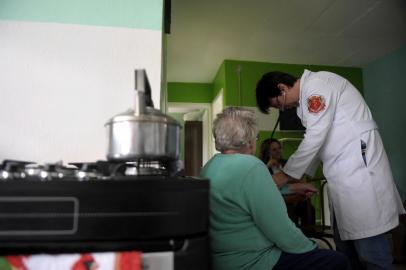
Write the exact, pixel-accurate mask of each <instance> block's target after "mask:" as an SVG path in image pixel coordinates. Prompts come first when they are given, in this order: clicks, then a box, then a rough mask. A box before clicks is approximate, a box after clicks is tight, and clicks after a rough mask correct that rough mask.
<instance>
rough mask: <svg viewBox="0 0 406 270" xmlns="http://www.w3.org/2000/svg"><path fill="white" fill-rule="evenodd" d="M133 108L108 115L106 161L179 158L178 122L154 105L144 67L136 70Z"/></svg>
mask: <svg viewBox="0 0 406 270" xmlns="http://www.w3.org/2000/svg"><path fill="white" fill-rule="evenodd" d="M134 101H135V102H134V108H133V109H129V110H127V111H125V112H123V113H121V114H118V115H116V116H114V117H113V118H111V119H110V120H109V121H108V122H107V123H106V125H105V126H106V127H107V129H108V137H109V144H108V152H107V159H108V160H113V161H114V160H117V161H137V160H176V159H178V157H179V146H180V129H181V126H180V124H179V123H178V122H177V121H176V120H175V119H173V118H172V117H170V116H168V115H165V114H163V113H161V112H160V111H159V110H156V109H154V108H153V103H152V99H151V88H150V85H149V82H148V78H147V76H146V72H145V70H135V99H134Z"/></svg>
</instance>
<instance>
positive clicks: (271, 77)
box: [257, 71, 297, 113]
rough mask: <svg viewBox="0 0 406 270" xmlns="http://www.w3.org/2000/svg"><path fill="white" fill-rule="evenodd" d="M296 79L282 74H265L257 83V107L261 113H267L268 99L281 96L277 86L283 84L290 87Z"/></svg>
mask: <svg viewBox="0 0 406 270" xmlns="http://www.w3.org/2000/svg"><path fill="white" fill-rule="evenodd" d="M296 81H297V78H296V77H294V76H292V75H290V74H288V73H284V72H279V71H273V72H268V73H265V74H264V75H263V76H262V78H261V79H260V80H259V82H258V83H257V106H258V108H259V110H260V111H261V112H263V113H269V107H270V106H271V104H270V101H269V99H270V98H273V97H277V96H280V95H281V90H280V89H279V88H278V84H280V83H283V84H286V85H287V86H289V87H292V86H293V85H294V84H295V82H296Z"/></svg>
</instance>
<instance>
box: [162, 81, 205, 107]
mask: <svg viewBox="0 0 406 270" xmlns="http://www.w3.org/2000/svg"><path fill="white" fill-rule="evenodd" d="M167 88H168V102H186V103H211V102H212V101H213V85H212V84H211V83H178V82H169V83H168V84H167Z"/></svg>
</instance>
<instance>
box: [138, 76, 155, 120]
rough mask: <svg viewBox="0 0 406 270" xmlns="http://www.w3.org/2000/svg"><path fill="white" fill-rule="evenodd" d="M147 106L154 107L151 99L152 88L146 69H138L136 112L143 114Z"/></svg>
mask: <svg viewBox="0 0 406 270" xmlns="http://www.w3.org/2000/svg"><path fill="white" fill-rule="evenodd" d="M145 106H148V107H154V104H153V102H152V98H151V86H150V85H149V81H148V77H147V73H146V71H145V69H136V70H135V102H134V112H135V113H143V112H144V111H145Z"/></svg>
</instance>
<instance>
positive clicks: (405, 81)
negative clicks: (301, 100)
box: [364, 46, 406, 201]
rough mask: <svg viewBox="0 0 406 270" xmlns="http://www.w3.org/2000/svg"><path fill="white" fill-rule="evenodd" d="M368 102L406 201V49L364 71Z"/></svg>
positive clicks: (376, 62) (369, 66)
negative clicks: (405, 136)
mask: <svg viewBox="0 0 406 270" xmlns="http://www.w3.org/2000/svg"><path fill="white" fill-rule="evenodd" d="M364 85H365V91H364V92H365V99H366V101H367V103H368V105H369V107H370V109H371V111H372V114H373V116H374V118H375V121H376V122H377V124H378V126H379V131H380V134H381V136H382V140H383V143H384V145H385V149H386V152H387V154H388V157H389V161H390V164H391V167H392V172H393V176H394V178H395V182H396V184H397V186H398V189H399V192H400V193H401V197H402V199H403V201H404V200H406V166H405V164H406V163H405V154H406V140H405V138H404V137H403V136H404V134H405V133H406V106H405V100H406V46H405V47H403V48H401V49H399V50H397V51H395V52H393V53H391V54H389V55H387V56H385V57H383V58H382V59H379V60H377V61H375V62H373V63H371V64H369V65H368V66H366V67H365V68H364Z"/></svg>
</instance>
